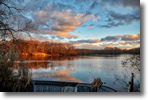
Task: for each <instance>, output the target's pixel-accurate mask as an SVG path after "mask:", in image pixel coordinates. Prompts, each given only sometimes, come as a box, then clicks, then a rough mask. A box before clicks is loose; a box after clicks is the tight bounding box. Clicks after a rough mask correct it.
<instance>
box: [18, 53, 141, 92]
mask: <svg viewBox="0 0 148 100" xmlns="http://www.w3.org/2000/svg"><path fill="white" fill-rule="evenodd" d="M129 56H131V55H127V54H121V55H98V56H71V57H33V56H32V57H23V59H24V60H25V61H24V63H26V62H27V63H28V64H29V67H30V71H31V72H32V79H33V80H50V81H67V82H79V83H92V82H93V80H94V78H97V77H100V78H101V80H102V82H103V83H104V84H103V85H105V86H109V87H111V88H113V89H115V90H117V91H120V92H124V91H125V92H126V91H127V89H125V87H126V88H127V86H126V85H125V84H124V83H119V82H117V81H116V78H115V76H120V78H121V79H123V78H124V75H127V76H128V77H127V78H126V79H124V80H125V81H126V82H127V83H128V82H129V81H130V77H131V73H132V70H130V69H126V68H124V67H123V66H122V65H121V61H123V60H125V59H126V58H127V57H129ZM16 63H19V62H18V61H16ZM135 78H136V79H135V80H139V81H140V75H139V76H138V77H135Z"/></svg>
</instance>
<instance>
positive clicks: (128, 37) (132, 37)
mask: <svg viewBox="0 0 148 100" xmlns="http://www.w3.org/2000/svg"><path fill="white" fill-rule="evenodd" d="M121 40H124V41H131V40H140V33H139V34H137V35H135V34H131V35H123V36H122V37H121Z"/></svg>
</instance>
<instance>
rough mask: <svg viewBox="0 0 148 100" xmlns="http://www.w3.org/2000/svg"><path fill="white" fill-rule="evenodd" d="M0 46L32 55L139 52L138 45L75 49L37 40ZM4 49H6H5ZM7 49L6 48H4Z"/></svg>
mask: <svg viewBox="0 0 148 100" xmlns="http://www.w3.org/2000/svg"><path fill="white" fill-rule="evenodd" d="M2 47H5V48H8V49H10V47H12V48H13V49H14V50H15V51H20V52H21V53H22V54H26V55H33V54H35V53H36V54H37V53H44V54H49V55H50V56H76V55H94V54H140V47H139V48H134V49H130V50H127V49H120V48H117V47H106V48H104V49H101V50H100V49H99V50H94V49H76V48H75V46H74V45H73V44H70V43H55V42H49V41H45V42H39V41H25V40H17V41H7V42H5V44H4V43H3V42H2V41H0V49H1V48H2ZM5 50H6V49H5ZM6 51H7V50H6Z"/></svg>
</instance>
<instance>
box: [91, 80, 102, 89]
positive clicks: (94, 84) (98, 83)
mask: <svg viewBox="0 0 148 100" xmlns="http://www.w3.org/2000/svg"><path fill="white" fill-rule="evenodd" d="M102 84H103V82H102V81H101V78H94V81H93V82H92V84H91V87H93V88H99V87H100V86H101V85H102Z"/></svg>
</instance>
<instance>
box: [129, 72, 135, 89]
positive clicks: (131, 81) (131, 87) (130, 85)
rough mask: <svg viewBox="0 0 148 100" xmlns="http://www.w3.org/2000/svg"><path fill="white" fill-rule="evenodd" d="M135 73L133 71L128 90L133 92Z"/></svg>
mask: <svg viewBox="0 0 148 100" xmlns="http://www.w3.org/2000/svg"><path fill="white" fill-rule="evenodd" d="M133 77H134V73H132V76H131V80H130V82H129V87H128V92H133V90H134V87H133V86H134V82H133Z"/></svg>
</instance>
